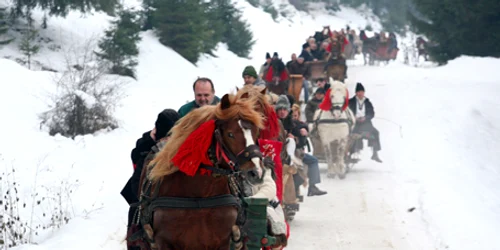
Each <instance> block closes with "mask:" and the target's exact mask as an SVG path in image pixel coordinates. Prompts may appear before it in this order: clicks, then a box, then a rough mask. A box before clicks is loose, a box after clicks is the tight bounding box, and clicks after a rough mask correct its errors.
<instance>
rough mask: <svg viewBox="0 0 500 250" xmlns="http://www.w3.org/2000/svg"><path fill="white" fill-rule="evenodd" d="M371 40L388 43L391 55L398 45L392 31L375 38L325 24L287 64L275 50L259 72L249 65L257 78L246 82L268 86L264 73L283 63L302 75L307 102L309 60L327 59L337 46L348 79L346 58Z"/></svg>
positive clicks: (360, 50)
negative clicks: (347, 52)
mask: <svg viewBox="0 0 500 250" xmlns="http://www.w3.org/2000/svg"><path fill="white" fill-rule="evenodd" d="M369 41H376V42H377V43H388V44H389V46H388V51H387V53H389V54H390V52H391V51H392V50H393V49H395V48H397V46H398V45H397V44H398V43H397V39H396V35H395V34H394V33H392V32H390V33H389V35H388V36H387V34H386V32H383V31H382V32H380V33H374V36H373V37H368V36H367V35H366V32H365V31H364V30H361V31H360V32H359V35H358V34H357V32H356V31H355V30H353V29H350V27H349V26H347V27H346V28H345V29H341V30H339V31H337V30H334V31H332V30H330V27H329V26H325V27H323V30H322V31H318V32H315V34H314V35H312V36H309V37H308V38H307V39H306V42H305V43H304V44H303V45H302V50H301V52H300V54H299V55H298V56H297V53H292V54H291V60H290V61H288V62H286V63H284V62H283V61H282V58H280V57H279V55H278V53H277V52H274V53H273V56H272V57H271V54H270V53H269V52H267V53H266V59H265V60H266V61H265V62H264V64H262V65H261V66H260V69H259V72H258V73H257V71H256V69H255V68H254V67H253V66H248V67H247V68H246V69H245V72H246V73H245V74H246V75H251V76H253V77H254V78H255V80H251V79H248V80H245V84H254V85H265V81H266V77H267V76H266V75H265V74H266V72H268V69H269V67H270V66H271V65H272V64H273V63H277V64H283V65H285V67H286V70H287V73H288V74H290V75H302V76H303V82H302V87H303V90H304V101H305V102H308V101H309V96H310V93H309V86H310V80H311V67H310V65H309V64H308V63H307V62H315V61H325V60H328V58H329V56H330V55H331V53H332V49H334V50H335V49H337V50H338V51H340V58H339V59H337V60H336V61H337V62H338V63H342V64H344V65H345V71H344V75H345V77H344V78H347V68H348V67H347V64H346V59H347V58H350V57H353V56H354V54H359V53H362V49H363V42H369ZM348 44H350V45H352V47H351V50H350V51H349V55H346V54H345V53H346V50H345V48H346V45H348ZM252 81H253V82H252ZM268 81H269V80H268Z"/></svg>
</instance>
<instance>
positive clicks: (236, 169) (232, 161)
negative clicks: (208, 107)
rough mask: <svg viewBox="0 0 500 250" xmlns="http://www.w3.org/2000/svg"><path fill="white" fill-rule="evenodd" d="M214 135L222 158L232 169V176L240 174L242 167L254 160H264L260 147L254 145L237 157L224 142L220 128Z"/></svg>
mask: <svg viewBox="0 0 500 250" xmlns="http://www.w3.org/2000/svg"><path fill="white" fill-rule="evenodd" d="M214 134H215V138H216V140H217V143H218V145H219V147H220V149H221V150H222V152H221V153H222V158H224V160H225V161H226V162H227V164H228V165H229V166H230V167H231V170H229V172H230V173H231V174H236V173H240V166H241V165H243V164H245V163H247V162H250V161H252V158H255V157H258V158H259V160H262V153H261V152H260V148H259V146H257V145H255V144H252V145H250V146H248V147H246V148H245V149H243V151H241V152H240V153H238V154H237V155H235V154H234V153H233V152H231V150H229V148H228V147H227V146H226V144H225V143H224V141H223V140H222V135H221V132H220V129H219V128H217V129H215V132H214Z"/></svg>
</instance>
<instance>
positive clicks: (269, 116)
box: [236, 85, 280, 139]
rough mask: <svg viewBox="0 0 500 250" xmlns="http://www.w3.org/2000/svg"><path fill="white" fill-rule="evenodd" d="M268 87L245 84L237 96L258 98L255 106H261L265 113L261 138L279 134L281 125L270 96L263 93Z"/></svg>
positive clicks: (274, 136)
mask: <svg viewBox="0 0 500 250" xmlns="http://www.w3.org/2000/svg"><path fill="white" fill-rule="evenodd" d="M265 89H266V87H261V86H253V85H245V86H244V87H243V88H242V89H240V90H238V92H237V93H236V97H237V98H238V99H239V98H243V97H244V96H246V95H248V96H250V97H254V98H256V102H255V105H256V106H255V108H259V109H260V110H262V112H263V113H264V116H265V117H264V129H263V130H262V131H261V133H260V138H262V139H271V138H277V137H278V136H279V132H280V127H279V122H278V120H279V119H278V117H277V115H276V111H274V108H273V106H272V104H271V103H270V102H269V99H268V97H267V96H266V95H265V94H263V93H262V92H264V91H265Z"/></svg>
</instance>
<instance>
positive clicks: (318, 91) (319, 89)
mask: <svg viewBox="0 0 500 250" xmlns="http://www.w3.org/2000/svg"><path fill="white" fill-rule="evenodd" d="M314 94H323V95H324V94H326V91H325V89H324V88H317V89H316V91H315V92H314Z"/></svg>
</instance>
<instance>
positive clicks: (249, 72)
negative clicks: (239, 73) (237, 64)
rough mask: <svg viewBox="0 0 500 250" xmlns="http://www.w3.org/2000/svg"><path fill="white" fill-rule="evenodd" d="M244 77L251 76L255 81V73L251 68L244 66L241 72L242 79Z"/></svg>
mask: <svg viewBox="0 0 500 250" xmlns="http://www.w3.org/2000/svg"><path fill="white" fill-rule="evenodd" d="M244 76H253V77H254V78H255V79H257V71H256V70H255V68H254V67H253V66H246V67H245V69H244V70H243V77H244Z"/></svg>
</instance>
